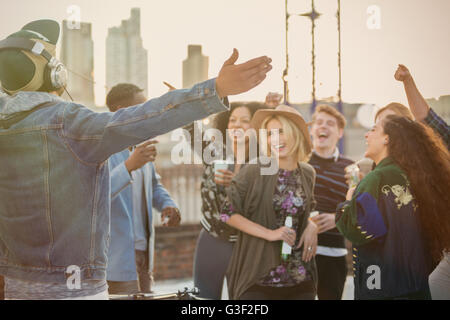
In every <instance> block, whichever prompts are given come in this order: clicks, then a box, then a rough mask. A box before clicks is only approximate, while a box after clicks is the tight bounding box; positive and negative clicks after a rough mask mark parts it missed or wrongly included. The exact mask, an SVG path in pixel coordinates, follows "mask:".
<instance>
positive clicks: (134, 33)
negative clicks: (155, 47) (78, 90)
mask: <svg viewBox="0 0 450 320" xmlns="http://www.w3.org/2000/svg"><path fill="white" fill-rule="evenodd" d="M123 82H127V83H132V84H135V85H137V86H138V87H140V88H141V89H144V93H145V95H148V60H147V50H145V49H144V47H143V45H142V38H141V12H140V9H139V8H133V9H131V17H130V19H128V20H122V24H121V25H120V26H119V27H112V28H109V30H108V37H107V38H106V86H107V87H108V88H107V89H108V90H109V89H111V88H112V87H113V86H115V85H116V84H118V83H123Z"/></svg>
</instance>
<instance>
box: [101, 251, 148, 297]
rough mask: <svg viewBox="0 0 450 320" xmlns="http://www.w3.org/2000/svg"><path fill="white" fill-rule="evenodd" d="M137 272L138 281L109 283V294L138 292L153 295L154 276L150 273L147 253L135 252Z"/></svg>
mask: <svg viewBox="0 0 450 320" xmlns="http://www.w3.org/2000/svg"><path fill="white" fill-rule="evenodd" d="M135 255H136V272H137V275H138V280H134V281H108V287H109V289H108V292H109V294H133V293H138V292H145V293H151V292H152V291H151V287H152V285H153V275H152V272H151V271H149V261H148V252H147V251H140V250H136V251H135Z"/></svg>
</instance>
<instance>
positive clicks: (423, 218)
mask: <svg viewBox="0 0 450 320" xmlns="http://www.w3.org/2000/svg"><path fill="white" fill-rule="evenodd" d="M383 127H384V133H385V134H387V135H388V136H389V144H388V154H389V156H390V157H391V158H392V159H393V160H394V161H395V162H396V163H397V164H398V165H399V166H400V168H401V169H402V170H403V171H404V172H405V173H406V175H407V177H408V180H409V182H410V184H411V192H412V194H413V196H414V198H415V199H416V202H417V205H418V207H419V219H420V223H421V226H422V230H423V231H424V236H425V239H426V241H427V245H428V248H429V250H430V252H431V255H432V257H433V260H434V262H439V260H440V259H441V258H442V253H443V252H444V251H448V250H449V249H450V196H449V190H450V155H449V151H448V149H447V147H446V146H445V145H444V143H443V141H442V140H441V139H440V137H439V136H437V135H436V134H435V133H434V131H433V130H432V129H431V128H429V127H427V126H425V125H423V124H421V123H419V122H416V121H413V120H410V119H408V118H405V117H400V116H394V115H389V116H387V117H386V119H385V120H384V122H383Z"/></svg>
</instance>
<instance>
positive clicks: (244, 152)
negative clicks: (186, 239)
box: [185, 102, 265, 300]
mask: <svg viewBox="0 0 450 320" xmlns="http://www.w3.org/2000/svg"><path fill="white" fill-rule="evenodd" d="M264 107H265V106H264V104H263V103H260V102H247V103H244V102H232V103H231V105H230V110H229V111H225V112H222V113H219V114H218V115H217V116H216V117H215V118H214V119H213V123H212V128H214V129H217V130H218V131H219V132H220V133H221V137H222V140H221V141H219V139H216V140H214V141H213V140H212V139H211V141H202V144H201V145H202V148H201V149H200V150H198V151H200V153H199V154H198V155H199V156H200V157H201V158H202V159H204V157H203V153H211V154H214V155H217V156H218V155H222V159H227V160H229V158H230V157H231V158H232V161H230V162H232V163H229V164H227V168H224V169H218V170H217V171H216V170H215V168H214V163H213V162H207V161H204V162H203V169H204V171H203V176H202V182H201V197H202V218H201V219H200V223H201V225H202V227H203V228H202V231H201V232H200V235H199V237H198V240H197V245H196V248H195V254H194V285H195V287H197V288H198V289H199V290H200V295H199V296H200V297H201V298H206V299H214V300H220V299H221V296H222V287H223V283H224V279H225V272H226V269H227V267H228V263H229V261H230V257H231V253H232V250H233V244H234V243H235V242H236V239H237V231H236V230H235V229H234V228H232V227H230V226H228V225H227V224H226V223H224V222H223V221H222V220H221V218H220V209H221V207H222V205H223V202H224V200H225V198H226V193H225V189H226V187H228V186H229V185H230V183H231V179H232V178H233V177H234V176H235V175H236V174H237V173H238V172H239V170H240V169H241V167H243V166H245V163H248V161H249V160H250V159H249V158H251V157H252V156H255V155H253V154H252V148H251V146H250V145H252V144H253V147H255V145H256V144H257V143H256V140H255V141H253V140H252V139H251V137H250V136H251V134H250V133H251V131H250V130H249V129H251V124H250V121H251V119H252V116H253V114H254V113H255V112H256V111H257V110H259V109H262V108H264ZM185 129H187V130H188V131H190V133H191V134H190V136H191V137H195V136H196V135H195V134H194V124H191V125H190V126H188V127H186V128H185ZM198 138H200V139H202V140H203V137H201V136H200V137H198ZM227 140H230V141H231V142H232V143H231V146H227V143H226V142H227ZM191 142H192V149H193V150H194V151H196V149H195V148H194V140H193V139H192V140H191ZM230 149H231V150H230ZM253 151H255V150H254V149H253Z"/></svg>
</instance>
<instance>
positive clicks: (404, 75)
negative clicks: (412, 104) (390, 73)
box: [394, 64, 411, 82]
mask: <svg viewBox="0 0 450 320" xmlns="http://www.w3.org/2000/svg"><path fill="white" fill-rule="evenodd" d="M394 78H395V80H397V81H402V82H403V81H406V80H408V79H411V73H409V70H408V68H407V67H405V66H404V65H403V64H399V65H398V68H397V71H396V72H395V75H394Z"/></svg>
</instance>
